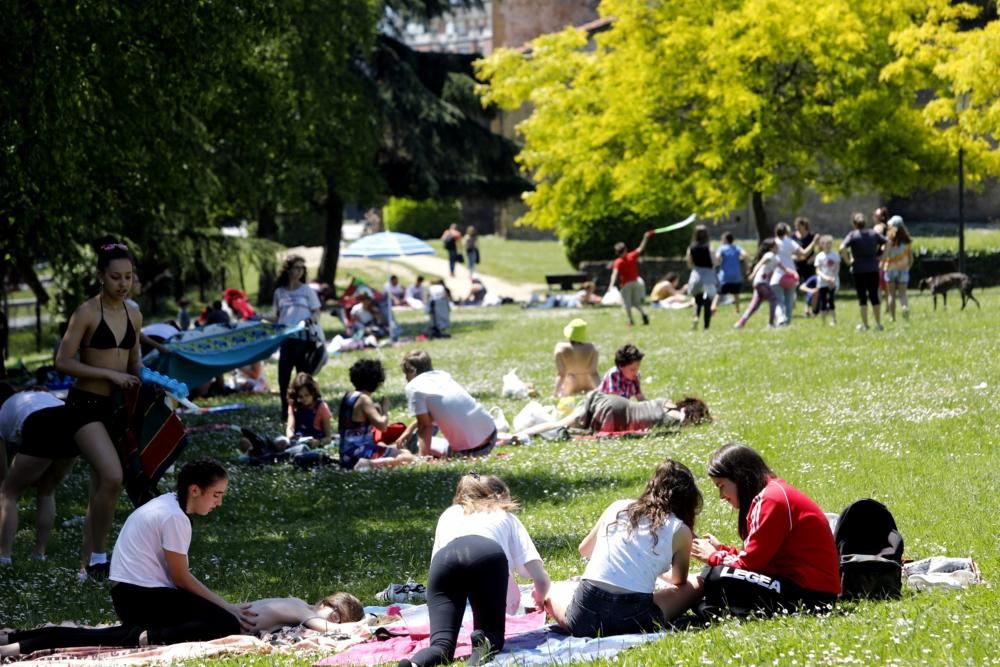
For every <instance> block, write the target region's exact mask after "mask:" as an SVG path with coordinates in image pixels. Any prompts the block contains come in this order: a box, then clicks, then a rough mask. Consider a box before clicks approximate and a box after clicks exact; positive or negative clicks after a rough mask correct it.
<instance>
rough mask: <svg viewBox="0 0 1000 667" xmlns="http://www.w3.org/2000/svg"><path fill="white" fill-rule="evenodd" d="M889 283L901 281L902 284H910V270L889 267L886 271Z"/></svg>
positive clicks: (886, 278) (886, 279)
mask: <svg viewBox="0 0 1000 667" xmlns="http://www.w3.org/2000/svg"><path fill="white" fill-rule="evenodd" d="M885 281H886V282H887V283H899V284H900V285H909V284H910V272H909V270H906V269H889V270H888V271H886V272H885Z"/></svg>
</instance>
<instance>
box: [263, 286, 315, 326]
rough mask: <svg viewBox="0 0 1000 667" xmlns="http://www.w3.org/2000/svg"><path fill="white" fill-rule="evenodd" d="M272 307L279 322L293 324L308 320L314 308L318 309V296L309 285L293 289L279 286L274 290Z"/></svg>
mask: <svg viewBox="0 0 1000 667" xmlns="http://www.w3.org/2000/svg"><path fill="white" fill-rule="evenodd" d="M274 308H275V311H276V312H277V314H278V323H279V324H287V325H289V326H293V325H296V324H298V323H299V322H301V321H303V320H308V319H309V318H311V317H312V315H313V311H314V310H319V308H320V303H319V296H318V295H317V294H316V290H314V289H313V288H312V287H310V286H309V285H299V287H297V288H296V289H293V290H289V289H286V288H284V287H279V288H278V289H276V290H274Z"/></svg>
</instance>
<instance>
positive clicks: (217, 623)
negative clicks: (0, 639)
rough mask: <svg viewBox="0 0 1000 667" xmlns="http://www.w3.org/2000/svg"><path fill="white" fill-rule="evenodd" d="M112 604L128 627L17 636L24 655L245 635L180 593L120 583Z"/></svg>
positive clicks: (222, 614) (232, 620)
mask: <svg viewBox="0 0 1000 667" xmlns="http://www.w3.org/2000/svg"><path fill="white" fill-rule="evenodd" d="M111 600H112V602H114V605H115V611H116V612H117V613H118V618H120V619H121V621H122V625H115V626H112V627H110V628H65V627H50V628H37V629H35V630H25V631H22V632H14V633H12V634H11V635H10V638H9V639H8V641H9V642H11V643H13V642H18V643H19V644H20V649H21V653H32V652H34V651H40V650H43V649H54V648H67V647H70V646H124V647H133V646H138V645H139V635H140V634H142V632H143V631H145V630H148V631H149V634H148V636H147V638H148V639H149V643H150V644H179V643H181V642H198V641H208V640H210V639H218V638H219V637H227V636H229V635H238V634H240V623H239V621H238V620H236V617H235V616H233V615H232V614H230V613H229V612H228V611H226V610H225V609H223V608H222V607H219V606H218V605H215V604H213V603H211V602H209V601H208V600H206V599H205V598H202V597H199V596H197V595H195V594H194V593H189V592H188V591H184V590H181V589H179V588H144V587H142V586H134V585H132V584H123V583H116V584H115V585H114V586H112V587H111Z"/></svg>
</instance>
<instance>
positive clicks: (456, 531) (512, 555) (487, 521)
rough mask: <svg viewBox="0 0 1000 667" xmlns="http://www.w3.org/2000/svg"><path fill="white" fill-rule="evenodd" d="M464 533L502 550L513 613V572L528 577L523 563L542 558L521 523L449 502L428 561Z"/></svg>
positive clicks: (497, 513)
mask: <svg viewBox="0 0 1000 667" xmlns="http://www.w3.org/2000/svg"><path fill="white" fill-rule="evenodd" d="M425 375H426V373H425ZM466 535H478V536H479V537H485V538H487V539H489V540H493V541H494V542H496V543H497V545H499V546H500V548H501V549H503V552H504V554H505V555H506V556H507V567H508V569H509V571H510V573H511V576H510V577H509V578H508V581H507V610H508V611H509V612H510V613H513V612H514V611H516V610H517V607H518V604H519V603H520V599H521V595H520V592H519V590H518V587H517V581H516V580H515V579H514V577H513V574H514V573H515V572H516V573H518V574H520V575H521V576H523V577H530V576H531V575H530V574H529V573H528V571H527V570H526V569H525V568H524V564H525V563H530V562H531V561H533V560H541V559H542V557H541V556H539V555H538V549H536V548H535V543H534V542H532V541H531V536H530V535H528V531H527V530H525V528H524V524H522V523H521V520H520V519H518V518H517V517H516V516H514V515H513V514H511V513H510V512H504V511H502V510H497V511H494V512H472V513H470V514H466V512H465V508H464V507H462V506H461V505H452V506H451V507H449V508H448V509H446V510H445V511H444V512H442V513H441V517H440V518H439V519H438V523H437V529H436V530H435V531H434V548H433V549H432V550H431V560H433V559H434V556H435V555H436V554H437V552H438V551H440V550H441V549H443V548H444V547H446V546H447V545H448V543H449V542H451V541H452V540H455V539H458V538H459V537H465V536H466Z"/></svg>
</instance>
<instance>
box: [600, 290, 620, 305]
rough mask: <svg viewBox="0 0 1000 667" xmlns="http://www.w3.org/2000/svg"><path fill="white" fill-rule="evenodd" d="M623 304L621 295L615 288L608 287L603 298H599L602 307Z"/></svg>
mask: <svg viewBox="0 0 1000 667" xmlns="http://www.w3.org/2000/svg"><path fill="white" fill-rule="evenodd" d="M623 303H624V301H622V293H621V292H620V291H619V290H618V288H617V287H609V288H608V291H607V292H605V293H604V296H603V297H601V305H602V306H620V305H622V304H623Z"/></svg>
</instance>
